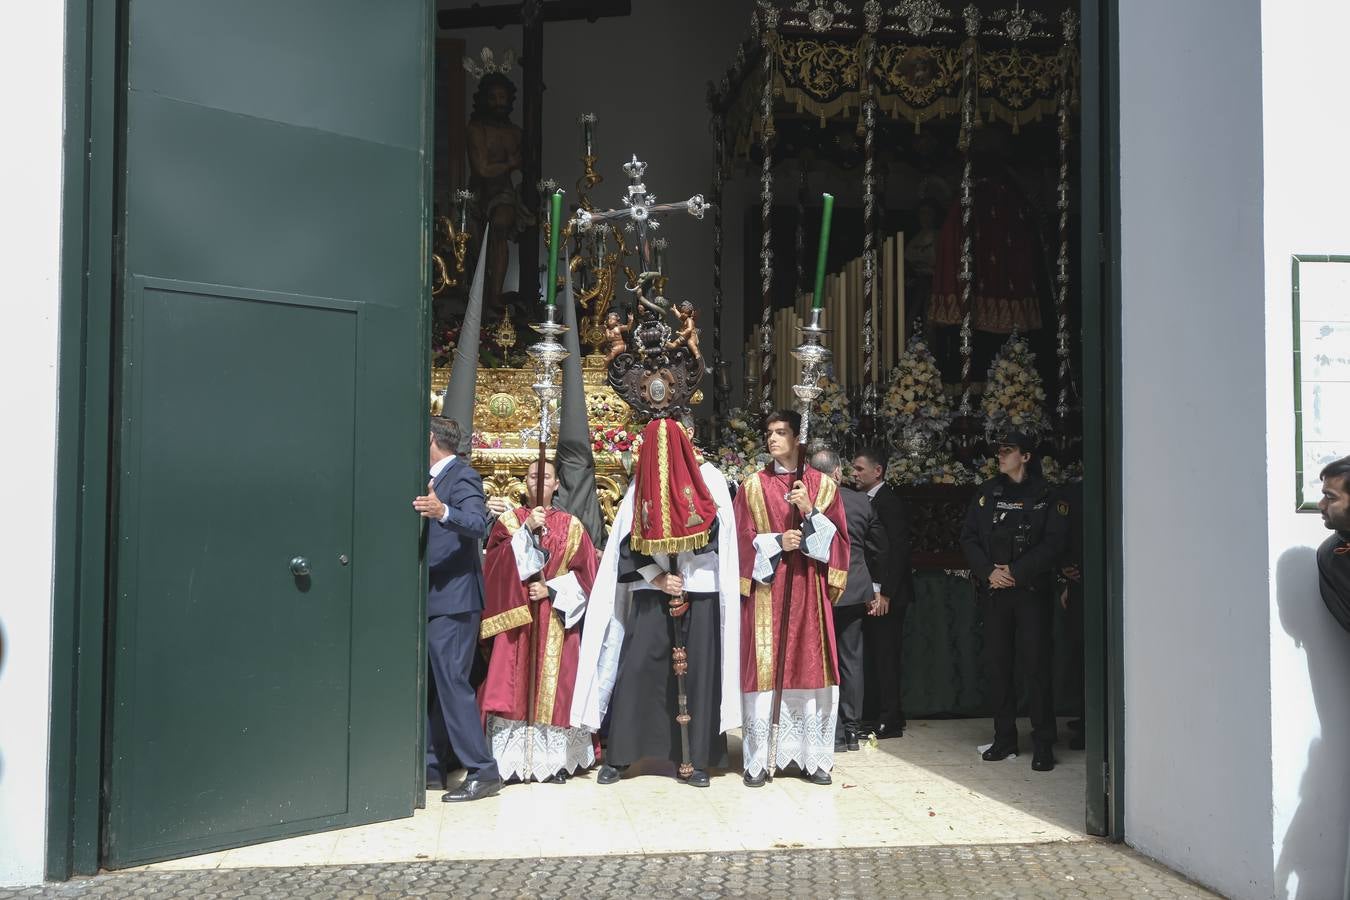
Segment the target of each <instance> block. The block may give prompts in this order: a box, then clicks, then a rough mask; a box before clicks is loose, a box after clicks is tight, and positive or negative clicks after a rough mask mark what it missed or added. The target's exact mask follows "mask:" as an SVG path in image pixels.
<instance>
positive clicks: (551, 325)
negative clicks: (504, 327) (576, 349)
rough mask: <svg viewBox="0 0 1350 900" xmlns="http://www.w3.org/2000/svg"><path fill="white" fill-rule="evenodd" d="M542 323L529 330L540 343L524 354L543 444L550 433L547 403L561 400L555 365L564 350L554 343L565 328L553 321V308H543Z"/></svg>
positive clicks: (550, 422) (550, 424) (565, 356)
mask: <svg viewBox="0 0 1350 900" xmlns="http://www.w3.org/2000/svg"><path fill="white" fill-rule="evenodd" d="M544 310H545V312H544V321H542V322H538V323H535V324H534V325H531V326H530V327H531V328H533V329H534V330H535V331H537V332H539V333H540V334H541V335H543V340H541V341H539V342H538V343H536V344H535V345H534V346H532V347H530V349H529V350H527V351H525V352H526V353H528V354H529V355H530V357H531V358H532V359H533V360H534V384H532V385H531V387H532V388H534V393H535V395H536V396H538V397H539V441H540V443H541V444H547V443H548V440H549V434H550V433H551V431H552V429H553V413H552V407H551V405H550V404H551V403H553V402H554V401H556V400H557V399H558V398H559V397H561V396H562V384H561V383H560V381H559V374H560V371H559V368H558V367H559V364H560V363H562V361H563V360H565V359H567V357H568V352H567V348H566V347H564V346H563V345H562V344H560V343H559V342H558V338H559V336H561V335H562V334H563V333H565V332H566V331H567V326H566V325H563V324H561V323H559V322H556V321H554V318H555V316H556V315H557V307H556V306H547V307H545V308H544Z"/></svg>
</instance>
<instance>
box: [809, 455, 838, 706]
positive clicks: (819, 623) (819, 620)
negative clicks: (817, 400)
mask: <svg viewBox="0 0 1350 900" xmlns="http://www.w3.org/2000/svg"><path fill="white" fill-rule="evenodd" d="M827 480H828V479H827ZM818 571H819V570H817V572H818ZM812 580H813V581H815V583H816V630H817V631H819V632H820V672H821V675H822V677H823V678H824V681H825V687H831V686H832V685H833V684H834V683H835V680H836V679H835V677H834V667H833V666H831V665H830V645H829V642H828V641H826V640H825V601H824V598H823V597H822V596H821V593H822V592H821V590H820V589H821V588H822V587H823V586H824V584H825V580H824V579H823V578H821V577H820V575H819V574H816V575H815V578H813V579H812Z"/></svg>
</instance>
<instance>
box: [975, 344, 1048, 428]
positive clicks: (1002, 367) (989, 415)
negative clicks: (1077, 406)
mask: <svg viewBox="0 0 1350 900" xmlns="http://www.w3.org/2000/svg"><path fill="white" fill-rule="evenodd" d="M983 403H984V427H985V431H986V432H987V433H989V434H997V433H998V432H1000V431H1003V430H1005V429H1009V428H1015V429H1017V430H1018V431H1024V432H1026V433H1027V434H1029V435H1031V436H1032V437H1038V436H1040V435H1043V434H1045V433H1046V432H1047V431H1049V428H1050V421H1049V419H1048V418H1047V417H1046V414H1045V405H1044V404H1045V388H1044V387H1043V386H1042V384H1041V376H1040V375H1039V374H1038V373H1037V372H1036V355H1035V354H1034V353H1032V352H1031V347H1030V345H1028V344H1027V342H1026V339H1025V338H1023V337H1020V336H1019V335H1017V334H1016V333H1014V334H1013V335H1012V337H1010V338H1008V342H1007V343H1006V344H1004V345H1003V347H1002V349H1000V350H999V351H998V355H997V356H995V357H994V361H993V362H992V363H991V364H990V366H989V374H988V375H987V376H986V378H985V385H984V401H983Z"/></svg>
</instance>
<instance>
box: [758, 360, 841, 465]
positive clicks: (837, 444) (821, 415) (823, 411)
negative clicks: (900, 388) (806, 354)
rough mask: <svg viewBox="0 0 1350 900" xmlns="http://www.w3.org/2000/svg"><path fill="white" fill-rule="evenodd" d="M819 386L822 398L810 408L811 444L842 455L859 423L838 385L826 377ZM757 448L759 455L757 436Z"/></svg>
mask: <svg viewBox="0 0 1350 900" xmlns="http://www.w3.org/2000/svg"><path fill="white" fill-rule="evenodd" d="M818 384H819V385H820V389H821V391H820V396H819V397H817V398H816V401H815V403H814V404H813V405H812V408H811V422H810V432H809V434H810V440H811V443H812V444H813V445H814V444H822V445H824V446H826V447H829V448H830V449H831V450H837V451H841V452H842V449H843V448H844V447H846V446H847V445H848V442H849V441H850V439H851V433H856V432H857V430H858V419H857V417H856V416H854V415H853V412H852V409H851V406H850V404H849V400H848V395H847V394H845V393H844V389H843V388H842V387H840V386H839V382H837V381H835V380H834V379H833V378H831V377H829V376H828V375H827V376H826V377H824V378H822V379H821V380H820V381H819V382H818ZM755 444H756V450H757V451H758V450H762V449H763V448H762V447H760V446H759V436H758V435H756V436H755Z"/></svg>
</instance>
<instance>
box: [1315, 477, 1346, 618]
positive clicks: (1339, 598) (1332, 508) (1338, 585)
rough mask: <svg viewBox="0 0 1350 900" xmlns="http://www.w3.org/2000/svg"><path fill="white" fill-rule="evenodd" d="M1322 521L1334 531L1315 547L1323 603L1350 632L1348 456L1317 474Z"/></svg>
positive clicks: (1318, 506)
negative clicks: (1320, 496)
mask: <svg viewBox="0 0 1350 900" xmlns="http://www.w3.org/2000/svg"><path fill="white" fill-rule="evenodd" d="M1319 477H1320V478H1321V479H1322V499H1321V500H1319V501H1318V503H1317V508H1318V509H1320V510H1321V511H1322V522H1323V524H1325V525H1326V526H1327V527H1328V528H1330V529H1331V530H1332V531H1334V532H1335V533H1334V534H1332V535H1331V537H1329V538H1327V539H1326V540H1325V541H1323V542H1322V546H1320V547H1318V548H1317V576H1318V582H1319V587H1321V590H1322V602H1323V603H1325V604H1326V605H1327V609H1328V610H1330V611H1331V614H1332V615H1333V616H1335V617H1336V621H1337V622H1340V623H1341V627H1342V628H1344V629H1346V630H1347V631H1350V456H1346V457H1343V458H1341V459H1338V460H1336V461H1335V462H1334V463H1331V464H1329V465H1328V466H1327V467H1326V468H1324V469H1323V470H1322V472H1321V475H1320V476H1319Z"/></svg>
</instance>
